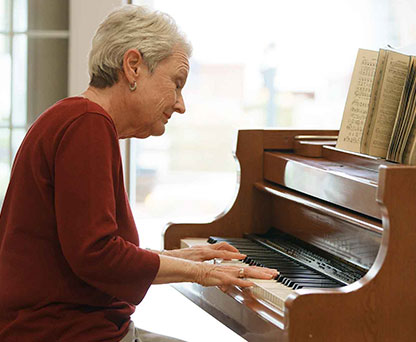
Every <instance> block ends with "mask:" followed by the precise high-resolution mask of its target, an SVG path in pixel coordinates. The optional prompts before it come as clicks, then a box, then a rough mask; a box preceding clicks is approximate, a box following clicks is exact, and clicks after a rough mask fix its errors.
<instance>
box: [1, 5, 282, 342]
mask: <svg viewBox="0 0 416 342" xmlns="http://www.w3.org/2000/svg"><path fill="white" fill-rule="evenodd" d="M190 53H191V48H190V45H189V44H188V43H187V41H186V40H185V39H184V37H183V36H182V35H181V34H180V33H179V32H178V29H177V27H176V25H175V23H174V21H173V20H172V19H171V18H170V17H169V16H167V15H165V14H162V13H158V12H149V11H147V10H145V9H143V8H141V7H138V6H132V5H131V6H124V7H122V8H120V9H118V10H116V11H114V12H113V13H111V14H110V15H109V16H108V17H107V18H106V19H105V21H104V22H103V23H102V24H101V25H100V27H99V28H98V30H97V32H96V34H95V37H94V39H93V42H92V50H91V52H90V56H89V71H90V76H91V81H90V86H89V87H88V89H87V90H86V91H85V92H84V93H83V94H82V95H81V96H77V97H72V98H67V99H64V100H61V101H60V102H58V103H56V104H55V105H53V106H52V107H51V108H49V109H48V110H47V111H45V112H44V113H43V114H42V115H41V116H40V117H39V118H38V120H37V121H36V122H35V123H34V124H33V125H32V127H31V128H30V129H29V131H28V133H27V135H26V137H25V139H24V141H23V143H22V145H21V147H20V149H19V151H18V153H17V155H16V159H15V161H14V165H13V169H12V174H11V179H10V185H9V188H8V191H7V194H6V197H5V200H4V206H3V209H2V213H1V217H0V340H1V341H3V342H7V341H31V342H32V341H43V342H52V341H70V342H73V341H82V342H88V341H106V342H113V341H114V342H116V341H129V342H131V341H135V340H137V341H147V340H148V339H146V338H147V337H146V336H150V340H152V341H159V340H160V341H169V340H170V339H169V338H167V337H160V338H159V339H157V338H156V337H155V335H152V334H146V333H143V332H142V331H140V330H139V329H135V328H134V324H132V322H131V321H130V315H131V314H132V313H133V312H134V309H135V305H137V304H139V303H140V302H141V300H142V299H143V297H144V296H145V294H146V291H147V290H148V288H149V286H150V285H151V284H162V283H170V282H197V283H199V284H201V285H205V286H221V287H226V286H229V285H237V286H242V287H245V286H250V285H252V283H251V282H250V281H248V280H246V279H243V278H241V277H240V275H241V274H240V270H239V268H238V267H234V266H219V265H214V264H210V263H204V262H202V261H204V260H207V259H212V258H216V257H219V258H226V259H235V258H237V259H241V258H243V257H244V255H242V254H240V253H239V252H238V251H237V250H236V249H235V248H233V247H231V246H230V245H227V244H222V245H218V246H217V245H214V246H211V247H198V248H189V249H184V250H172V251H166V252H155V251H149V250H146V249H141V248H140V247H139V239H138V234H137V230H136V226H135V223H134V220H133V216H132V213H131V210H130V206H129V203H128V200H127V196H126V192H125V189H124V183H123V172H122V164H121V159H120V151H119V144H118V139H122V138H131V137H136V138H146V137H148V136H151V135H154V136H157V135H161V134H163V133H164V131H165V125H166V124H167V123H168V121H169V119H170V118H171V116H172V114H173V113H175V112H177V113H181V114H183V113H184V112H185V104H184V100H183V97H182V93H181V91H182V88H183V87H184V85H185V82H186V78H187V76H188V72H189V61H188V59H189V56H190ZM276 274H277V271H276V270H269V269H264V268H258V267H248V268H246V270H245V275H246V276H247V277H254V278H256V277H257V278H263V279H269V278H272V277H273V276H275V275H276Z"/></svg>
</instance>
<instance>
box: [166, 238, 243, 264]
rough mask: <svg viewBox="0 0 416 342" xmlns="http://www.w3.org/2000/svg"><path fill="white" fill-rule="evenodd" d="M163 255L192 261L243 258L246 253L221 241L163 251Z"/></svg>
mask: <svg viewBox="0 0 416 342" xmlns="http://www.w3.org/2000/svg"><path fill="white" fill-rule="evenodd" d="M162 255H166V256H170V257H174V258H180V259H186V260H192V261H205V260H211V259H215V258H218V259H224V260H231V259H239V260H241V259H244V258H245V257H246V255H244V254H241V253H240V252H239V251H238V249H237V248H235V247H233V246H231V245H230V244H228V243H226V242H220V243H216V244H213V245H198V246H193V247H190V248H183V249H173V250H170V251H163V252H162Z"/></svg>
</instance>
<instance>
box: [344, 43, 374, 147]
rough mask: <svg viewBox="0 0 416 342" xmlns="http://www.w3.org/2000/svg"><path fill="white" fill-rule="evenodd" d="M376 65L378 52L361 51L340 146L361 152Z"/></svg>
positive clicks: (345, 111)
mask: <svg viewBox="0 0 416 342" xmlns="http://www.w3.org/2000/svg"><path fill="white" fill-rule="evenodd" d="M376 65H377V52H374V51H369V50H360V51H359V53H358V55H357V60H356V62H355V67H354V73H353V78H352V80H351V84H350V90H349V92H348V97H347V103H346V105H345V110H344V116H343V120H342V124H341V130H340V132H342V134H340V136H339V137H338V142H337V147H338V148H341V149H345V150H348V151H353V152H360V143H361V136H362V131H363V127H364V124H365V119H366V116H367V113H368V104H369V101H370V95H371V87H372V83H373V78H374V73H375V70H376Z"/></svg>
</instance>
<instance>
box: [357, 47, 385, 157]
mask: <svg viewBox="0 0 416 342" xmlns="http://www.w3.org/2000/svg"><path fill="white" fill-rule="evenodd" d="M386 59H387V50H384V49H380V50H379V52H378V57H377V66H376V71H375V73H374V79H373V86H372V88H371V95H370V101H369V103H368V114H367V117H366V119H365V123H364V129H363V134H362V137H361V153H365V154H368V150H369V141H370V139H371V135H372V132H373V129H374V124H375V120H374V119H375V113H376V112H377V110H378V106H379V102H378V101H377V99H378V97H379V93H380V89H381V83H382V82H383V76H384V69H385V66H386Z"/></svg>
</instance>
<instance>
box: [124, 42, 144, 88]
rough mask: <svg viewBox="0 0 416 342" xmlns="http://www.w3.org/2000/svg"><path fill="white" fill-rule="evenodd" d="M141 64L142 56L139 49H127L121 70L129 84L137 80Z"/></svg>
mask: <svg viewBox="0 0 416 342" xmlns="http://www.w3.org/2000/svg"><path fill="white" fill-rule="evenodd" d="M142 66H143V57H142V54H141V53H140V51H138V50H136V49H129V50H127V51H126V53H125V54H124V57H123V72H124V75H125V76H126V78H127V81H128V82H129V84H132V83H134V82H135V81H137V79H138V77H139V74H140V71H141V68H142Z"/></svg>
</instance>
